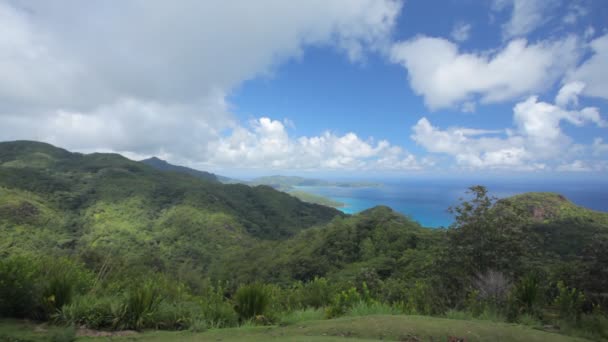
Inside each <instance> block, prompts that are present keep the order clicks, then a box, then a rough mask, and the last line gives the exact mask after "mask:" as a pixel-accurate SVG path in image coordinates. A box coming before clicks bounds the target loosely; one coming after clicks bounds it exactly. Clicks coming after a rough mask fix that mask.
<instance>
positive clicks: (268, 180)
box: [140, 157, 382, 208]
mask: <svg viewBox="0 0 608 342" xmlns="http://www.w3.org/2000/svg"><path fill="white" fill-rule="evenodd" d="M140 162H141V163H144V164H146V165H149V166H152V167H153V168H155V169H157V170H160V171H170V172H179V173H185V174H188V175H191V176H194V177H197V178H200V179H202V180H206V181H210V182H217V183H223V184H245V185H249V186H258V185H267V186H270V187H273V188H274V189H276V190H279V191H282V192H286V193H288V194H290V195H291V196H293V197H296V198H298V199H299V200H301V201H304V202H308V203H314V204H321V205H324V206H327V207H332V208H341V207H344V206H345V204H344V203H342V202H338V201H335V200H332V199H330V198H327V197H324V196H321V195H317V194H312V193H310V192H307V191H303V190H301V189H297V188H296V187H306V186H337V187H348V188H355V187H378V186H382V184H380V183H370V182H332V181H326V180H321V179H312V178H304V177H297V176H280V175H275V176H265V177H258V178H254V179H252V180H250V181H245V180H240V179H235V178H229V177H224V176H220V175H216V174H214V173H211V172H207V171H201V170H196V169H192V168H189V167H186V166H181V165H174V164H171V163H169V162H167V161H165V160H162V159H160V158H158V157H152V158H148V159H144V160H141V161H140Z"/></svg>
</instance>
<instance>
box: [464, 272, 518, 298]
mask: <svg viewBox="0 0 608 342" xmlns="http://www.w3.org/2000/svg"><path fill="white" fill-rule="evenodd" d="M473 286H474V287H475V289H476V291H477V294H478V297H479V298H480V299H481V300H483V301H485V302H486V303H488V304H490V305H493V306H500V305H502V304H503V303H504V302H505V300H506V299H507V295H508V293H509V288H510V287H511V283H510V282H509V280H508V279H507V277H506V276H505V275H504V274H503V273H501V272H497V271H492V270H489V271H487V272H485V273H483V274H478V275H477V276H476V277H475V279H473Z"/></svg>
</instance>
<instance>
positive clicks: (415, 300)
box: [401, 280, 439, 315]
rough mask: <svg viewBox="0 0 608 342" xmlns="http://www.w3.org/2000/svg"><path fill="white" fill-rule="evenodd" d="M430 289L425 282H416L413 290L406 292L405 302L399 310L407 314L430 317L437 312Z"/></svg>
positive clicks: (436, 305) (434, 299)
mask: <svg viewBox="0 0 608 342" xmlns="http://www.w3.org/2000/svg"><path fill="white" fill-rule="evenodd" d="M437 307H438V304H437V303H436V298H435V296H434V294H433V292H432V289H431V288H430V287H429V285H428V284H427V283H426V282H423V281H420V280H418V281H416V284H415V285H414V288H412V289H411V290H410V291H409V292H408V298H407V301H406V302H403V303H401V309H402V311H403V312H404V313H407V314H413V315H416V314H419V315H430V314H432V313H436V312H437V311H439V310H438V309H437Z"/></svg>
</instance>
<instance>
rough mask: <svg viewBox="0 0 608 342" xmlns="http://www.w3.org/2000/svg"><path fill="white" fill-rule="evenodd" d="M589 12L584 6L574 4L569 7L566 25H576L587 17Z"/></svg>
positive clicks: (564, 19)
mask: <svg viewBox="0 0 608 342" xmlns="http://www.w3.org/2000/svg"><path fill="white" fill-rule="evenodd" d="M587 14H589V10H588V9H587V8H585V7H584V6H582V5H581V4H580V3H576V2H573V3H571V4H570V6H568V12H567V13H566V15H565V16H564V18H563V21H564V23H566V24H569V25H574V24H576V23H577V22H578V21H579V19H581V18H583V17H585V16H587Z"/></svg>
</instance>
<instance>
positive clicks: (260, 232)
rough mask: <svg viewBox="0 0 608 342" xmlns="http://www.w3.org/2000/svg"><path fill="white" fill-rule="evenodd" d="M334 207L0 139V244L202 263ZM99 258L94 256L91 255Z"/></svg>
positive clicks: (331, 213) (167, 264)
mask: <svg viewBox="0 0 608 342" xmlns="http://www.w3.org/2000/svg"><path fill="white" fill-rule="evenodd" d="M340 215H342V214H341V213H340V212H339V211H337V210H334V209H331V208H328V207H325V206H321V205H314V204H308V203H305V202H302V201H300V200H298V199H296V198H294V197H292V196H289V195H287V194H285V193H282V192H280V191H276V190H274V189H272V188H271V187H268V186H256V187H250V186H246V185H242V184H234V185H224V184H221V183H219V182H217V181H213V180H203V179H200V178H199V177H197V176H192V175H188V174H184V173H181V172H164V171H159V170H156V169H155V168H153V167H151V166H148V165H145V164H143V163H139V162H135V161H131V160H129V159H127V158H124V157H122V156H120V155H117V154H107V153H93V154H80V153H70V152H68V151H66V150H63V149H60V148H56V147H53V146H51V145H48V144H44V143H38V142H29V141H17V142H4V143H0V233H1V234H2V236H3V239H2V241H1V242H0V247H2V248H0V250H2V252H0V253H3V254H6V253H9V252H10V251H11V250H29V249H32V248H33V247H35V248H36V249H39V250H41V251H53V250H61V249H65V248H68V249H72V250H74V251H75V252H76V253H78V254H80V255H82V256H83V257H84V258H85V259H86V260H89V262H92V263H98V262H102V261H100V260H101V259H103V256H104V255H107V254H108V253H111V254H112V255H114V256H116V257H117V258H124V259H125V260H129V261H128V262H129V263H132V264H144V265H147V266H146V267H151V266H152V267H156V268H161V269H166V268H171V267H175V266H176V265H177V264H179V263H182V262H185V261H187V262H188V263H192V264H195V265H198V266H196V268H197V269H199V270H204V269H207V268H208V267H210V264H212V263H213V261H214V260H217V259H218V258H220V257H221V256H222V255H223V253H226V252H227V251H228V250H229V249H231V248H238V246H244V245H248V244H250V243H253V242H252V241H254V240H255V239H285V238H287V237H289V236H292V235H294V234H296V233H297V232H299V231H300V230H304V229H307V228H309V227H311V226H315V225H320V224H323V223H326V222H328V221H329V220H331V219H332V218H333V217H335V216H340ZM100 258H101V259H100Z"/></svg>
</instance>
